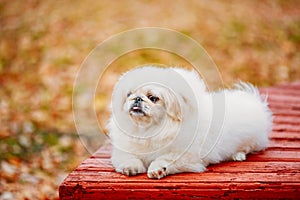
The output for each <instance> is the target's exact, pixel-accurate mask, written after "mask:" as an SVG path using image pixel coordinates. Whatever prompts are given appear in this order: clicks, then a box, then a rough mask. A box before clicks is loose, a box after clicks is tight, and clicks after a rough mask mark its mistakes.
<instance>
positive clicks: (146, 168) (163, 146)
mask: <svg viewBox="0 0 300 200" xmlns="http://www.w3.org/2000/svg"><path fill="white" fill-rule="evenodd" d="M111 109H112V117H111V119H110V122H109V124H108V129H109V136H110V138H111V141H112V144H113V151H112V157H111V160H112V164H113V166H114V167H115V169H116V171H117V172H120V173H122V174H125V175H136V174H138V173H145V172H147V174H148V177H149V178H157V179H160V178H162V177H164V176H167V175H168V174H175V173H181V172H202V171H204V170H205V169H206V166H207V165H209V164H213V163H219V162H221V161H227V160H236V161H243V160H245V159H246V154H248V153H251V152H255V151H260V150H263V149H265V148H266V147H267V145H268V133H269V131H270V130H271V127H272V113H271V111H270V110H269V108H268V105H267V101H266V100H262V99H261V98H260V95H259V93H258V90H257V88H255V87H254V86H252V85H250V84H246V83H240V84H237V85H236V88H235V89H229V90H223V91H220V92H215V93H209V92H207V91H206V87H205V84H204V82H203V80H202V79H201V78H200V77H199V76H198V74H197V73H196V72H195V71H188V70H184V69H180V68H158V67H152V66H146V67H142V68H137V69H134V70H131V71H129V72H127V73H126V74H124V75H123V76H122V77H121V78H120V80H119V82H118V83H117V84H116V86H115V89H114V92H113V96H112V104H111Z"/></svg>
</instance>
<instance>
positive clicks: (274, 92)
mask: <svg viewBox="0 0 300 200" xmlns="http://www.w3.org/2000/svg"><path fill="white" fill-rule="evenodd" d="M259 91H260V93H261V94H263V95H265V94H268V96H273V95H285V96H299V97H300V90H294V89H292V88H286V89H280V88H260V89H259Z"/></svg>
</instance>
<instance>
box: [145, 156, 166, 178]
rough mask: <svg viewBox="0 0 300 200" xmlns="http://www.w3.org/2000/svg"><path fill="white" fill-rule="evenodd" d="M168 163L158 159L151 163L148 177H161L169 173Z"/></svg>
mask: <svg viewBox="0 0 300 200" xmlns="http://www.w3.org/2000/svg"><path fill="white" fill-rule="evenodd" d="M168 166H169V163H167V162H165V161H162V160H158V161H154V162H152V163H151V165H150V166H149V169H148V172H147V175H148V177H149V178H156V179H161V178H163V177H165V176H167V175H168V174H169V170H168Z"/></svg>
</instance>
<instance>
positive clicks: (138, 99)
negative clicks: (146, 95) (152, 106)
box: [134, 97, 143, 103]
mask: <svg viewBox="0 0 300 200" xmlns="http://www.w3.org/2000/svg"><path fill="white" fill-rule="evenodd" d="M140 101H143V99H142V98H141V97H136V98H135V100H134V102H135V103H138V102H140Z"/></svg>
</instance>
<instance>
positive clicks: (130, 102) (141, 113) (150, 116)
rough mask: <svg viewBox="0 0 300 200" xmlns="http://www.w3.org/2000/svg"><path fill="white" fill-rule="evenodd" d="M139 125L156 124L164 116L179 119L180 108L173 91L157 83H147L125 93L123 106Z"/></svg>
mask: <svg viewBox="0 0 300 200" xmlns="http://www.w3.org/2000/svg"><path fill="white" fill-rule="evenodd" d="M123 109H124V111H125V112H126V113H127V114H128V115H129V117H130V118H131V119H132V120H133V121H134V122H135V123H136V124H137V125H140V126H149V125H157V124H159V123H161V122H162V121H163V120H164V118H165V117H168V118H169V119H170V120H173V121H180V120H181V110H180V106H179V103H178V101H177V99H176V96H175V95H174V93H173V92H172V91H171V90H170V89H168V88H166V87H163V86H161V85H158V84H147V85H144V86H140V87H138V88H137V89H135V90H133V91H130V92H129V93H127V95H126V97H125V103H124V107H123Z"/></svg>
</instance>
